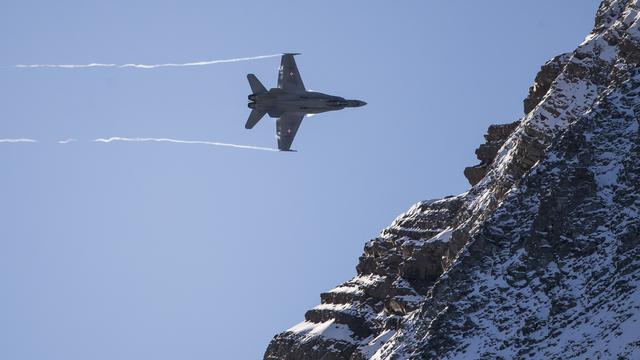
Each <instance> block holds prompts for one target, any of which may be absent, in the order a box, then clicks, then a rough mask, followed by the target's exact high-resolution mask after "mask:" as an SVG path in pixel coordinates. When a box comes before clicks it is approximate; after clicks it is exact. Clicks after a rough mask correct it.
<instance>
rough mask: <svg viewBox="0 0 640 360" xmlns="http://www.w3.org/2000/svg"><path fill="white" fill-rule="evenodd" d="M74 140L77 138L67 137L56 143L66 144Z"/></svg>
mask: <svg viewBox="0 0 640 360" xmlns="http://www.w3.org/2000/svg"><path fill="white" fill-rule="evenodd" d="M76 141H78V139H74V138H69V139H66V140H60V141H58V144H68V143H71V142H76Z"/></svg>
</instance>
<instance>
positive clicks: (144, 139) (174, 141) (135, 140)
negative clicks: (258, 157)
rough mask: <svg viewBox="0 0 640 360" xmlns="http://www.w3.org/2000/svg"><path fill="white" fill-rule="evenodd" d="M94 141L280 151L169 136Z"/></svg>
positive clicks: (114, 138) (97, 140) (98, 140)
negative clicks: (198, 145) (168, 137)
mask: <svg viewBox="0 0 640 360" xmlns="http://www.w3.org/2000/svg"><path fill="white" fill-rule="evenodd" d="M93 141H94V142H101V143H110V142H112V141H129V142H150V141H151V142H169V143H177V144H201V145H213V146H226V147H232V148H238V149H251V150H262V151H280V150H278V149H273V148H266V147H260V146H250V145H238V144H227V143H219V142H211V141H199V140H176V139H167V138H127V137H110V138H106V139H104V138H99V139H95V140H93Z"/></svg>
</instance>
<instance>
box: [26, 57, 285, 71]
mask: <svg viewBox="0 0 640 360" xmlns="http://www.w3.org/2000/svg"><path fill="white" fill-rule="evenodd" d="M281 55H282V54H271V55H259V56H251V57H243V58H235V59H221V60H207V61H198V62H188V63H183V64H173V63H168V64H123V65H119V64H101V63H91V64H19V65H15V67H17V68H63V69H78V68H96V67H111V68H135V69H156V68H162V67H186V66H204V65H214V64H223V63H232V62H240V61H249V60H258V59H266V58H272V57H276V56H281Z"/></svg>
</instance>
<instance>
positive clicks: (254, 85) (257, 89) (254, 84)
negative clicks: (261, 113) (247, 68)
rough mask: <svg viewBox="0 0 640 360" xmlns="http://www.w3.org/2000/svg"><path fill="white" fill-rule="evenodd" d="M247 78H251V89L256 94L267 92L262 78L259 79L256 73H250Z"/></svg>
mask: <svg viewBox="0 0 640 360" xmlns="http://www.w3.org/2000/svg"><path fill="white" fill-rule="evenodd" d="M247 80H249V86H251V91H252V92H253V93H254V94H262V93H266V92H267V89H266V88H265V87H264V85H262V83H261V82H260V80H258V78H257V77H256V76H255V75H253V74H248V75H247ZM258 120H259V119H258Z"/></svg>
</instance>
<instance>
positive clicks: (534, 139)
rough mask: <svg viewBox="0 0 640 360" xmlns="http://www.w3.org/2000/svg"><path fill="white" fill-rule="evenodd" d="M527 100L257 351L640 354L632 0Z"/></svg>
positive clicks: (639, 115) (637, 51) (637, 2)
mask: <svg viewBox="0 0 640 360" xmlns="http://www.w3.org/2000/svg"><path fill="white" fill-rule="evenodd" d="M525 112H526V114H525V116H524V117H523V118H522V119H520V120H518V121H516V122H514V123H511V124H508V125H497V126H492V127H490V128H489V130H488V133H487V135H486V136H485V138H486V141H487V142H486V144H483V145H481V146H480V147H479V148H478V150H477V151H476V154H477V155H478V159H479V160H480V161H481V163H480V165H477V166H474V167H472V168H467V169H466V170H465V175H466V176H467V178H468V179H469V181H470V182H471V184H472V185H473V186H472V187H471V189H470V190H469V191H467V192H465V193H463V194H460V195H458V196H452V197H447V198H444V199H441V200H430V201H423V202H420V203H418V204H416V205H414V206H413V207H411V209H409V210H408V211H407V212H406V213H404V214H402V215H400V216H399V217H398V218H397V219H396V220H395V221H394V222H393V223H392V224H391V225H390V226H389V227H388V228H386V229H384V230H383V231H382V232H381V234H380V235H379V236H378V237H377V238H375V239H373V240H370V241H369V242H367V243H366V245H365V248H364V253H363V255H362V256H361V257H360V259H359V263H358V265H357V276H356V277H354V278H353V279H351V280H349V281H347V282H345V283H343V284H341V285H339V286H337V287H336V288H334V289H332V290H330V291H329V292H327V293H323V294H321V296H320V299H321V304H320V305H318V306H316V307H315V308H314V309H311V310H309V311H308V312H307V313H306V314H305V321H303V322H302V323H300V324H298V325H295V326H294V327H292V328H290V329H288V330H286V331H285V332H283V333H281V334H279V335H276V336H275V337H274V338H273V340H272V341H271V343H270V344H269V347H268V348H267V350H266V353H265V359H369V358H373V359H422V358H429V359H512V358H526V357H531V358H544V359H567V358H591V359H593V358H606V359H610V358H613V359H616V358H617V359H638V358H640V132H639V128H640V0H605V1H603V2H602V4H601V5H600V8H599V10H598V14H597V17H596V24H595V27H594V29H593V31H592V32H591V33H590V34H589V35H588V36H587V38H586V39H585V41H584V42H583V43H582V44H581V45H580V46H579V47H578V48H577V49H576V50H574V51H573V52H571V53H568V54H564V55H561V56H559V57H556V58H554V59H552V60H551V61H549V62H547V63H546V64H545V65H544V66H543V67H542V69H541V71H540V73H539V74H538V76H537V77H536V80H535V84H534V85H533V86H532V87H531V89H530V92H529V96H528V97H527V99H526V100H525ZM469 169H471V170H469Z"/></svg>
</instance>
